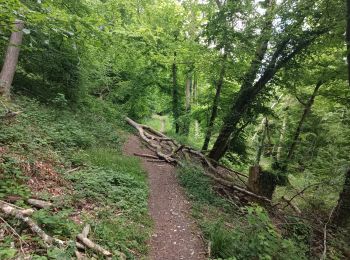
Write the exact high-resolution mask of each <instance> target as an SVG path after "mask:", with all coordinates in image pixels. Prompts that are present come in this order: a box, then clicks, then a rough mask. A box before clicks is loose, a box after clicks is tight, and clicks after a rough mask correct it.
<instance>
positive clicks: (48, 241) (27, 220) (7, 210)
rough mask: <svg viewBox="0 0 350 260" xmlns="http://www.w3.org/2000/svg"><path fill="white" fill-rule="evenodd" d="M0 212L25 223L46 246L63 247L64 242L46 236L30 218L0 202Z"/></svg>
mask: <svg viewBox="0 0 350 260" xmlns="http://www.w3.org/2000/svg"><path fill="white" fill-rule="evenodd" d="M0 210H1V211H2V212H4V213H5V214H6V215H8V216H12V217H15V218H17V219H20V220H22V221H23V222H25V223H26V224H27V225H28V227H29V228H30V230H32V232H33V233H35V234H37V235H38V236H39V237H40V238H41V239H42V240H43V241H44V242H45V244H46V245H47V246H50V245H52V244H56V245H58V246H59V247H63V246H64V245H65V242H64V241H62V240H60V239H57V238H54V237H51V236H49V235H47V234H46V233H45V232H44V231H43V230H42V229H41V228H40V227H39V226H38V225H37V224H36V223H35V222H34V221H33V220H32V219H31V218H29V217H27V216H25V215H23V214H22V212H21V211H20V210H18V209H16V208H14V207H12V206H10V205H8V204H5V203H2V202H0Z"/></svg>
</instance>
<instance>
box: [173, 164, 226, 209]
mask: <svg viewBox="0 0 350 260" xmlns="http://www.w3.org/2000/svg"><path fill="white" fill-rule="evenodd" d="M179 179H180V183H181V184H182V185H183V186H184V187H185V188H186V190H187V192H188V195H189V197H190V198H191V199H193V200H195V201H196V202H198V203H205V204H210V205H213V206H216V207H220V208H221V209H225V208H226V209H230V208H231V205H229V204H228V203H227V201H225V200H224V199H222V198H221V197H219V196H218V195H217V194H216V192H215V191H214V189H213V185H212V181H211V180H210V179H209V178H207V177H205V176H204V175H203V169H202V168H199V166H195V165H186V166H185V167H182V168H181V169H180V170H179ZM194 183H195V184H196V185H193V184H194Z"/></svg>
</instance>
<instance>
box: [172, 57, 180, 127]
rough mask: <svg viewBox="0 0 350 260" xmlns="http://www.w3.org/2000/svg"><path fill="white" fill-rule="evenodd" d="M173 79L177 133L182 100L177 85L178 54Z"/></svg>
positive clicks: (174, 62) (173, 66)
mask: <svg viewBox="0 0 350 260" xmlns="http://www.w3.org/2000/svg"><path fill="white" fill-rule="evenodd" d="M172 77H173V116H174V120H175V133H177V134H178V133H179V132H180V125H179V117H180V99H179V86H178V84H177V65H176V52H174V61H173V65H172Z"/></svg>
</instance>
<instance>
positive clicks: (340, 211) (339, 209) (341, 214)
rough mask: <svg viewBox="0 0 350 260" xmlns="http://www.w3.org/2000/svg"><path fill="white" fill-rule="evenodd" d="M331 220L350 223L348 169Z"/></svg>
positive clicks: (349, 27)
mask: <svg viewBox="0 0 350 260" xmlns="http://www.w3.org/2000/svg"><path fill="white" fill-rule="evenodd" d="M346 7H347V13H346V21H347V24H346V45H347V49H348V53H347V61H348V76H349V77H348V83H349V86H350V0H346ZM332 220H333V223H334V224H336V225H337V226H339V227H346V226H347V225H348V224H349V223H350V169H348V171H347V173H346V175H345V181H344V186H343V191H342V192H341V193H340V194H339V199H338V203H337V206H336V208H335V211H334V214H333V219H332Z"/></svg>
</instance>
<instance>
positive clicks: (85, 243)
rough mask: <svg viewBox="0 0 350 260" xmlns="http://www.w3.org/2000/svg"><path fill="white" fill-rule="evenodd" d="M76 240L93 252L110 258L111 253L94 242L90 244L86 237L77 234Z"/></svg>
mask: <svg viewBox="0 0 350 260" xmlns="http://www.w3.org/2000/svg"><path fill="white" fill-rule="evenodd" d="M77 238H78V239H79V240H80V241H81V242H82V243H83V244H84V245H85V246H87V247H88V248H90V249H92V250H95V251H97V252H99V253H101V254H103V255H104V256H112V253H111V252H109V251H108V250H106V249H104V248H103V247H102V246H100V245H98V244H95V243H94V242H92V241H91V240H90V239H88V238H87V237H84V236H83V234H78V235H77Z"/></svg>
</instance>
